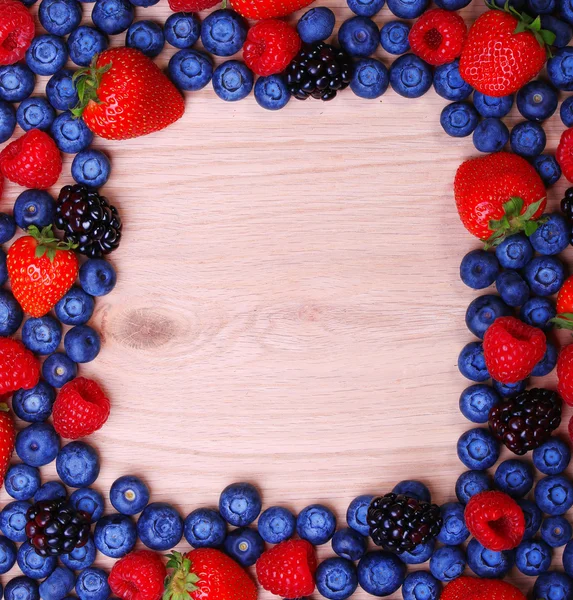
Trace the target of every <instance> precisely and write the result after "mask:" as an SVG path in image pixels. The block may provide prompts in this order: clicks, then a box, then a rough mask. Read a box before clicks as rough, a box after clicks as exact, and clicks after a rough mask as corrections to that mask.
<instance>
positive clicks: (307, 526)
mask: <svg viewBox="0 0 573 600" xmlns="http://www.w3.org/2000/svg"><path fill="white" fill-rule="evenodd" d="M335 531H336V517H335V516H334V513H333V512H332V511H331V510H330V509H329V508H327V507H326V506H323V505H322V504H311V505H310V506H307V507H306V508H303V509H302V510H301V511H300V513H299V515H298V517H297V519H296V532H297V533H298V535H299V537H301V538H302V539H303V540H307V541H308V542H310V543H311V544H312V545H313V546H320V545H322V544H326V542H328V541H329V540H330V539H331V538H332V536H333V535H334V532H335Z"/></svg>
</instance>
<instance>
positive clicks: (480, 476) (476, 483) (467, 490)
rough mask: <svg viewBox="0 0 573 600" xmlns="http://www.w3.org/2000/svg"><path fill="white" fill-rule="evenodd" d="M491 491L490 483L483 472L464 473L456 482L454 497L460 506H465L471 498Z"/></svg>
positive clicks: (487, 476)
mask: <svg viewBox="0 0 573 600" xmlns="http://www.w3.org/2000/svg"><path fill="white" fill-rule="evenodd" d="M487 490H491V481H490V478H489V475H488V474H487V473H486V472H485V471H475V470H473V471H465V472H464V473H462V474H461V475H460V476H459V477H458V479H457V481H456V496H457V498H458V500H459V501H460V502H461V503H462V504H467V503H468V502H469V501H470V499H471V497H472V496H475V495H476V494H479V493H480V492H485V491H487Z"/></svg>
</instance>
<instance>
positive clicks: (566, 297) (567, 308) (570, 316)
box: [551, 276, 573, 329]
mask: <svg viewBox="0 0 573 600" xmlns="http://www.w3.org/2000/svg"><path fill="white" fill-rule="evenodd" d="M551 322H552V323H554V324H555V325H556V326H557V327H559V328H560V329H573V276H572V277H569V279H567V280H566V281H565V283H564V284H563V286H562V287H561V289H560V290H559V294H558V295H557V317H555V319H552V320H551Z"/></svg>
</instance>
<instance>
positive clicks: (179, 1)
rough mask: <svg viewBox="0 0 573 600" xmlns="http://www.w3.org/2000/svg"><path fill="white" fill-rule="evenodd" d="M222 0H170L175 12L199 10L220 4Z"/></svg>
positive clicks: (170, 6) (171, 7) (170, 5)
mask: <svg viewBox="0 0 573 600" xmlns="http://www.w3.org/2000/svg"><path fill="white" fill-rule="evenodd" d="M219 2H221V0H169V8H170V9H171V10H172V11H173V12H199V11H200V10H207V9H208V8H213V6H215V5H216V4H219Z"/></svg>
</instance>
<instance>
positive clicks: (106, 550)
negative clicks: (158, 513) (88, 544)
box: [94, 514, 137, 558]
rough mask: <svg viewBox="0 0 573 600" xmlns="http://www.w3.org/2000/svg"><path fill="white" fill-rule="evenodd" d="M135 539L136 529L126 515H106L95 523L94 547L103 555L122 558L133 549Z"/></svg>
mask: <svg viewBox="0 0 573 600" xmlns="http://www.w3.org/2000/svg"><path fill="white" fill-rule="evenodd" d="M136 541H137V529H136V527H135V525H134V523H133V521H132V520H131V519H130V518H129V517H128V516H126V515H117V514H112V515H108V516H105V517H102V518H101V519H99V521H98V522H97V523H96V526H95V529H94V543H95V547H96V548H97V549H98V550H99V551H100V552H101V553H102V554H104V555H105V556H109V557H110V558H122V557H123V556H125V555H126V554H129V553H130V552H131V551H132V550H133V547H134V546H135V542H136Z"/></svg>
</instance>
